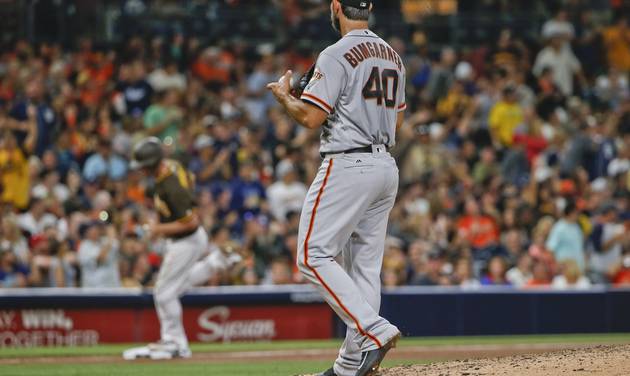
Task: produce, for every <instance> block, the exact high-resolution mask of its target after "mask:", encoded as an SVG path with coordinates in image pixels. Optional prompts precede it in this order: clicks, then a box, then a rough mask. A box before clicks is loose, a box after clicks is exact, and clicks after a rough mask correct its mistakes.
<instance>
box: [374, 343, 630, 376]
mask: <svg viewBox="0 0 630 376" xmlns="http://www.w3.org/2000/svg"><path fill="white" fill-rule="evenodd" d="M380 375H382V376H419V375H422V376H451V375H453V376H478V375H510V376H549V375H558V376H568V375H583V376H586V375H588V376H591V375H602V376H627V375H630V345H607V346H594V347H586V348H580V349H575V350H562V351H557V352H549V353H543V354H535V355H514V356H509V357H502V358H489V359H474V360H469V359H466V360H457V361H450V362H444V363H433V364H426V365H408V366H399V367H394V368H389V369H383V370H381V373H380Z"/></svg>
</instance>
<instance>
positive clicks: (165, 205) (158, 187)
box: [153, 159, 196, 223]
mask: <svg viewBox="0 0 630 376" xmlns="http://www.w3.org/2000/svg"><path fill="white" fill-rule="evenodd" d="M193 187H194V176H193V175H192V174H191V173H190V172H189V171H187V170H186V169H185V168H184V167H182V165H181V164H180V163H179V162H177V161H174V160H172V159H166V160H164V162H162V165H161V166H160V171H159V173H158V177H157V179H156V183H155V194H154V196H153V199H154V202H155V208H156V209H157V211H158V213H159V214H160V222H162V223H167V222H175V221H186V220H189V219H190V218H191V216H192V214H193V211H194V210H195V206H196V202H195V196H194V194H193Z"/></svg>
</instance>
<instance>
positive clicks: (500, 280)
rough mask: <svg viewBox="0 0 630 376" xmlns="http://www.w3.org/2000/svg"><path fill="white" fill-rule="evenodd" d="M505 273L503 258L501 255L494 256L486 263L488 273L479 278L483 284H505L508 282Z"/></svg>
mask: <svg viewBox="0 0 630 376" xmlns="http://www.w3.org/2000/svg"><path fill="white" fill-rule="evenodd" d="M505 274H506V263H505V260H504V259H503V257H501V256H494V257H493V258H491V259H490V262H489V263H488V273H487V274H486V275H485V276H484V277H483V278H481V284H482V285H485V286H488V285H493V286H507V285H509V284H510V282H509V281H508V280H507V279H506V278H505Z"/></svg>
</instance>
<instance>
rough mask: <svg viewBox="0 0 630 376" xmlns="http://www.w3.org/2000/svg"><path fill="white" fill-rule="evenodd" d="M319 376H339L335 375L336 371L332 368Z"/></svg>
mask: <svg viewBox="0 0 630 376" xmlns="http://www.w3.org/2000/svg"><path fill="white" fill-rule="evenodd" d="M317 376H337V374H336V373H335V370H334V369H333V368H332V367H330V368H328V369H327V370H325V371H324V372H322V373H320V374H319V375H317Z"/></svg>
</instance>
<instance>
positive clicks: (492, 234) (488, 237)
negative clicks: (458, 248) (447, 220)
mask: <svg viewBox="0 0 630 376" xmlns="http://www.w3.org/2000/svg"><path fill="white" fill-rule="evenodd" d="M464 205H465V209H464V210H465V215H463V216H462V217H460V218H459V220H458V221H457V231H458V233H459V236H461V237H462V238H463V239H465V240H466V241H467V242H469V244H471V245H472V246H473V248H474V249H475V250H476V251H478V250H483V249H486V248H489V247H491V246H494V245H496V244H497V243H498V241H499V228H498V226H497V224H496V222H495V220H494V218H492V217H490V216H487V215H485V214H483V213H482V212H481V210H480V208H479V203H478V202H477V200H476V199H475V198H474V197H472V196H468V198H467V199H466V202H465V204H464Z"/></svg>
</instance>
